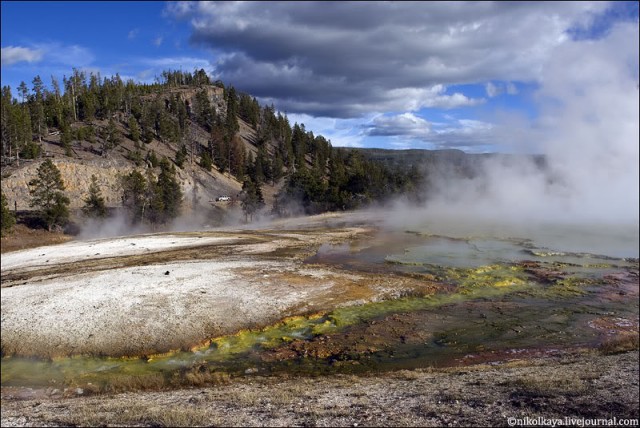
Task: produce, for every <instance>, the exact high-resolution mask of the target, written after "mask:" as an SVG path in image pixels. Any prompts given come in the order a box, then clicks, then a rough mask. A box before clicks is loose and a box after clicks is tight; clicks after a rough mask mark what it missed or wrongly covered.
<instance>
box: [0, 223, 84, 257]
mask: <svg viewBox="0 0 640 428" xmlns="http://www.w3.org/2000/svg"><path fill="white" fill-rule="evenodd" d="M72 239H73V236H71V235H66V234H64V233H61V232H49V231H47V230H43V229H31V228H29V227H27V226H25V225H24V224H17V225H15V226H14V227H13V232H12V233H11V234H9V235H8V236H3V237H2V239H1V240H0V243H1V244H0V251H1V252H2V253H8V252H9V251H18V250H26V249H28V248H35V247H42V246H44V245H56V244H62V243H64V242H68V241H71V240H72Z"/></svg>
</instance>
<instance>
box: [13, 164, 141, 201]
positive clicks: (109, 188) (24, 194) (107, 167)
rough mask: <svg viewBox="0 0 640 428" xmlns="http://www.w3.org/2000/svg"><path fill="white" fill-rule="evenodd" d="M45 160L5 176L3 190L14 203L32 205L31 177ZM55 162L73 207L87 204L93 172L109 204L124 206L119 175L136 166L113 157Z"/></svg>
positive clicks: (35, 174) (33, 176)
mask: <svg viewBox="0 0 640 428" xmlns="http://www.w3.org/2000/svg"><path fill="white" fill-rule="evenodd" d="M42 162H43V161H42V160H37V161H34V162H30V163H29V164H28V165H27V166H25V167H23V168H20V169H18V170H15V171H13V172H12V173H11V176H9V177H6V178H3V179H2V192H3V193H4V194H5V196H6V197H7V200H8V201H9V204H10V206H11V207H13V203H14V201H17V203H18V209H19V210H28V209H31V207H29V205H28V201H29V200H30V199H31V197H30V195H29V181H31V180H33V179H34V178H36V176H37V171H38V167H39V166H40V164H41V163H42ZM53 163H54V164H55V165H56V166H57V167H58V169H59V170H60V174H61V175H62V180H63V181H64V185H65V193H66V194H67V196H68V197H69V199H70V200H71V204H70V208H72V209H75V208H80V207H82V206H83V205H84V199H85V198H86V197H87V195H88V193H89V183H90V182H91V175H95V176H96V177H97V179H98V185H99V186H100V189H101V190H102V196H103V197H104V198H105V201H106V203H107V206H110V207H115V206H120V205H121V201H120V196H121V193H122V191H121V190H120V186H119V184H118V176H119V175H124V174H128V173H129V172H131V170H132V169H133V167H132V166H130V165H126V164H119V163H118V162H116V161H113V160H93V161H81V160H72V159H54V160H53Z"/></svg>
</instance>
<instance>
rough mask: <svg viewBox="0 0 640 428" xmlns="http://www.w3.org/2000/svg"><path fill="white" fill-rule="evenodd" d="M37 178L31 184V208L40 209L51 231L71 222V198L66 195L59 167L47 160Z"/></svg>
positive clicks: (39, 169)
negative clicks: (55, 227)
mask: <svg viewBox="0 0 640 428" xmlns="http://www.w3.org/2000/svg"><path fill="white" fill-rule="evenodd" d="M37 174H38V175H37V177H36V178H35V179H33V180H31V181H30V182H29V186H30V187H31V189H30V190H29V192H30V194H31V203H30V206H31V207H35V208H37V209H38V211H39V213H40V216H41V217H42V219H43V220H44V221H45V222H46V224H47V227H48V229H49V231H51V230H52V229H53V228H54V226H64V225H65V224H66V223H67V221H68V220H69V202H70V201H69V198H67V197H66V196H65V194H64V189H65V187H64V182H63V181H62V175H61V174H60V170H59V169H58V167H57V166H56V165H55V164H54V163H53V162H52V161H51V159H47V160H46V161H44V162H43V163H42V164H41V165H40V167H39V168H38V171H37Z"/></svg>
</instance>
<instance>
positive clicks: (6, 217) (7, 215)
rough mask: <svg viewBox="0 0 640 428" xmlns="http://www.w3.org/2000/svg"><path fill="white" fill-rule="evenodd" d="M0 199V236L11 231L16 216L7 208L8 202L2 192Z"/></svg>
mask: <svg viewBox="0 0 640 428" xmlns="http://www.w3.org/2000/svg"><path fill="white" fill-rule="evenodd" d="M0 195H1V199H2V228H0V236H5V235H6V234H7V233H10V232H11V229H12V228H13V225H14V224H16V218H15V216H14V215H13V213H12V212H11V210H10V209H9V204H8V202H7V198H6V197H5V196H4V193H2V194H0Z"/></svg>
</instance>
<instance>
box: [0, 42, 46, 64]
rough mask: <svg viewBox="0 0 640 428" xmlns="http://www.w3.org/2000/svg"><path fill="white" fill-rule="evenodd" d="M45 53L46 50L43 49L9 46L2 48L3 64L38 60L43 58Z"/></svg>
mask: <svg viewBox="0 0 640 428" xmlns="http://www.w3.org/2000/svg"><path fill="white" fill-rule="evenodd" d="M43 55H44V52H43V51H42V50H41V49H31V48H27V47H22V46H7V47H4V48H2V65H3V66H7V65H13V64H16V63H19V62H29V63H31V62H38V61H40V60H42V57H43Z"/></svg>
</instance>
